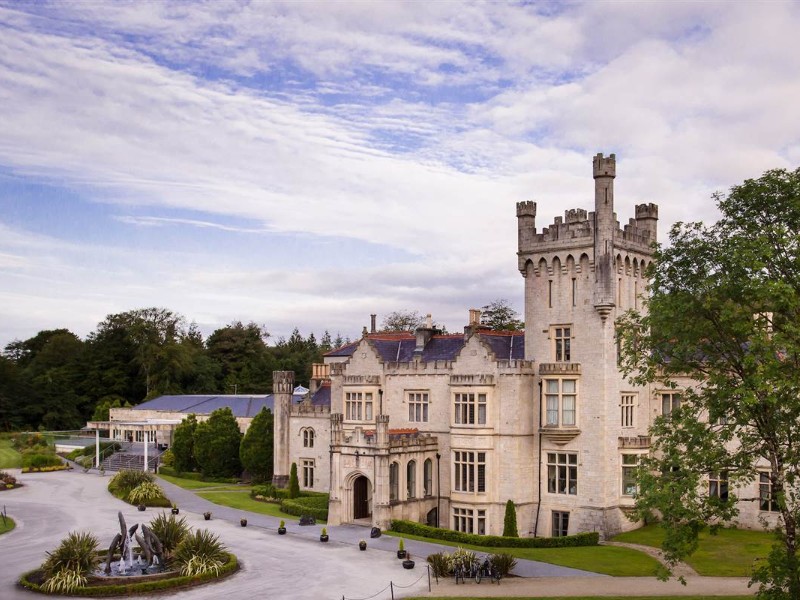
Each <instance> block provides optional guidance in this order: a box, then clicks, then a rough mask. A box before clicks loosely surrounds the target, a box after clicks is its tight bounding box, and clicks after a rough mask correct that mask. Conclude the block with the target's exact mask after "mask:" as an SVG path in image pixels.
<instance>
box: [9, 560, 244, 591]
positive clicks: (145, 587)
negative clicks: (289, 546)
mask: <svg viewBox="0 0 800 600" xmlns="http://www.w3.org/2000/svg"><path fill="white" fill-rule="evenodd" d="M238 570H239V560H238V559H237V558H236V555H235V554H231V553H228V562H226V563H225V564H224V565H222V567H221V568H220V570H219V574H218V575H215V574H214V573H205V574H203V575H195V576H188V575H180V576H178V577H173V578H171V579H161V580H158V581H144V582H141V583H126V584H124V585H95V586H89V587H81V588H77V589H75V590H73V591H71V592H70V593H69V594H49V593H47V592H45V591H44V590H43V589H42V586H41V585H39V584H37V583H33V582H32V581H29V580H28V578H29V577H30V576H31V575H33V574H34V573H38V572H39V571H41V569H34V570H33V571H28V572H27V573H23V574H22V575H21V576H20V578H19V581H18V582H17V583H18V584H19V585H20V586H22V587H23V588H25V589H28V590H31V591H32V592H37V593H39V594H44V595H46V596H81V597H84V598H93V597H104V596H133V597H135V596H137V595H138V594H149V593H154V592H161V591H163V590H175V589H186V588H190V587H195V586H198V585H202V584H204V583H212V582H214V581H219V580H221V579H225V578H227V577H230V576H231V575H233V574H234V573H235V572H236V571H238Z"/></svg>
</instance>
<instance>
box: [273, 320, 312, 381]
mask: <svg viewBox="0 0 800 600" xmlns="http://www.w3.org/2000/svg"><path fill="white" fill-rule="evenodd" d="M270 352H271V354H272V356H273V357H274V358H275V366H276V370H280V371H294V372H295V377H296V382H297V383H298V384H299V385H305V386H307V385H308V382H309V380H310V379H311V365H312V364H314V363H319V362H322V352H321V351H320V349H319V346H317V341H316V338H315V337H314V334H313V333H312V334H310V335H309V336H308V338H304V337H303V336H302V335H301V334H300V331H299V330H298V329H297V327H295V328H294V330H293V331H292V335H291V336H290V337H289V339H288V340H284V339H280V340H278V343H277V344H275V346H274V347H273V348H270Z"/></svg>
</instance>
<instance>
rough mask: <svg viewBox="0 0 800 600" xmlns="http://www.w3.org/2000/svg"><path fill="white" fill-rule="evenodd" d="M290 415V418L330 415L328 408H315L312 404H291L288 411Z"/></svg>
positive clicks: (329, 408)
mask: <svg viewBox="0 0 800 600" xmlns="http://www.w3.org/2000/svg"><path fill="white" fill-rule="evenodd" d="M289 411H290V414H291V415H292V416H308V415H319V416H325V415H330V413H331V407H330V406H316V405H314V404H305V403H302V402H301V403H300V404H293V405H292V406H291V407H290V409H289Z"/></svg>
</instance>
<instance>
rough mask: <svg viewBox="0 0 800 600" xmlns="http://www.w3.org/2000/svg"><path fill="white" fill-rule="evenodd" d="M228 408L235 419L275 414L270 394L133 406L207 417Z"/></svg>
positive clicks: (163, 399) (162, 399)
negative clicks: (269, 413)
mask: <svg viewBox="0 0 800 600" xmlns="http://www.w3.org/2000/svg"><path fill="white" fill-rule="evenodd" d="M292 399H293V401H294V402H300V401H302V399H303V394H299V393H296V394H294V396H293V398H292ZM226 407H227V408H230V409H231V412H233V416H235V417H255V416H256V415H257V414H258V413H259V412H260V411H261V409H262V408H264V407H266V408H268V409H269V410H271V411H272V412H275V399H274V397H273V395H272V394H250V395H245V394H237V395H233V394H205V395H204V394H192V395H172V396H159V397H158V398H153V399H152V400H148V401H147V402H142V403H141V404H139V405H137V406H134V407H133V408H134V410H163V411H170V412H181V413H186V414H190V413H194V414H198V415H208V414H211V413H212V412H213V411H215V410H217V409H218V408H226Z"/></svg>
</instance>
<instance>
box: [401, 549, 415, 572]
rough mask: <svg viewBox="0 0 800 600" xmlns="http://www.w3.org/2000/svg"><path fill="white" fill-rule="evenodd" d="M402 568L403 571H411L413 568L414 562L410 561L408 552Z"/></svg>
mask: <svg viewBox="0 0 800 600" xmlns="http://www.w3.org/2000/svg"><path fill="white" fill-rule="evenodd" d="M403 568H404V569H413V568H414V561H413V560H411V553H410V552H409V554H408V556H406V559H405V560H404V561H403Z"/></svg>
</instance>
